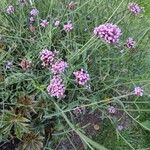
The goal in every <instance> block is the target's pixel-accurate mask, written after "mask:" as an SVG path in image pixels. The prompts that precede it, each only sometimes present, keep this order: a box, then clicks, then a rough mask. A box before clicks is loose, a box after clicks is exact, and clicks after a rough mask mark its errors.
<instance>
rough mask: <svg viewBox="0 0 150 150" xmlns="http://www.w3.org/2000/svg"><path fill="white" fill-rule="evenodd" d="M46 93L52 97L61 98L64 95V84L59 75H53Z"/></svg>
mask: <svg viewBox="0 0 150 150" xmlns="http://www.w3.org/2000/svg"><path fill="white" fill-rule="evenodd" d="M47 91H48V94H49V95H51V96H52V97H57V98H63V97H64V96H65V95H64V93H65V85H64V83H63V80H62V78H61V77H60V76H59V75H54V76H53V78H52V80H51V82H50V85H49V86H48V87H47Z"/></svg>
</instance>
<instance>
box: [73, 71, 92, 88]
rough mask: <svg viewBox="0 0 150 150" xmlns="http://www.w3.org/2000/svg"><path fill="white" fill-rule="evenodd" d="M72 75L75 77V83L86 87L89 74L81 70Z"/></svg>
mask: <svg viewBox="0 0 150 150" xmlns="http://www.w3.org/2000/svg"><path fill="white" fill-rule="evenodd" d="M73 74H74V75H75V78H76V82H77V83H78V84H80V85H86V84H87V82H88V81H89V80H90V76H89V74H88V73H87V71H84V70H83V69H81V70H78V71H75V72H74V73H73Z"/></svg>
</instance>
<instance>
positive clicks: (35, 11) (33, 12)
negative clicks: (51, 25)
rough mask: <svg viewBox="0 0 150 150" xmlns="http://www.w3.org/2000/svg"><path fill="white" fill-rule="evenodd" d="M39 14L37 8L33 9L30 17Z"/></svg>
mask: <svg viewBox="0 0 150 150" xmlns="http://www.w3.org/2000/svg"><path fill="white" fill-rule="evenodd" d="M38 14H39V11H38V10H37V9H36V8H33V9H32V10H31V11H30V15H31V16H34V17H35V16H37V15H38Z"/></svg>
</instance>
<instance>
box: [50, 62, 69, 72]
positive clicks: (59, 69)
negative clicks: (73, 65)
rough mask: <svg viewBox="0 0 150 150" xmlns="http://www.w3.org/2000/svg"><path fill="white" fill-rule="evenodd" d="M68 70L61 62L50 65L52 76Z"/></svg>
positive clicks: (65, 64)
mask: <svg viewBox="0 0 150 150" xmlns="http://www.w3.org/2000/svg"><path fill="white" fill-rule="evenodd" d="M66 68H68V64H67V63H66V62H65V61H63V60H61V61H56V62H55V63H54V64H52V67H51V71H52V73H54V74H60V73H63V72H64V71H65V69H66Z"/></svg>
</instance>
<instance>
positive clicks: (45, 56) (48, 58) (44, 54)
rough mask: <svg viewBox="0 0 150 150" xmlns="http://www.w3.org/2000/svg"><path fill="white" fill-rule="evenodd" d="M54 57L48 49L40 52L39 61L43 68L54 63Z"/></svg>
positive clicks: (53, 53) (54, 54)
mask: <svg viewBox="0 0 150 150" xmlns="http://www.w3.org/2000/svg"><path fill="white" fill-rule="evenodd" d="M55 56H56V53H55V52H52V51H50V50H48V49H43V50H42V51H41V52H40V59H41V61H42V65H43V66H48V65H51V64H52V63H53V62H54V59H55Z"/></svg>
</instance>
